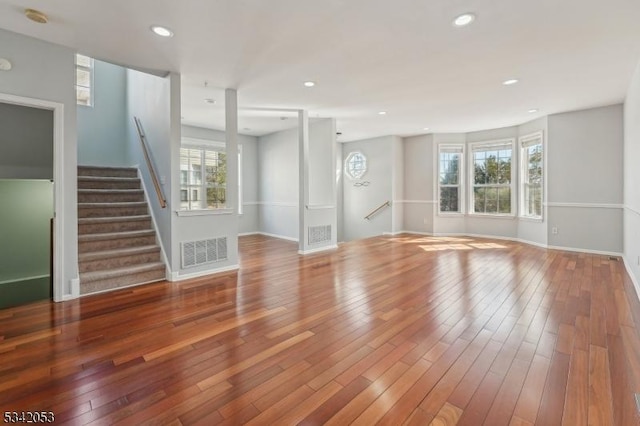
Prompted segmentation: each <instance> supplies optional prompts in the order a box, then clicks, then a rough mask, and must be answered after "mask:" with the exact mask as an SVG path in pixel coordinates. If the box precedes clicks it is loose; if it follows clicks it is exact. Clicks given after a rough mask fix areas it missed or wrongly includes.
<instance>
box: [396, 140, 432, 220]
mask: <svg viewBox="0 0 640 426" xmlns="http://www.w3.org/2000/svg"><path fill="white" fill-rule="evenodd" d="M403 148H404V202H403V207H404V212H403V215H404V217H403V222H404V223H403V225H404V230H405V231H409V232H419V233H423V232H424V233H433V214H434V203H435V202H436V197H435V195H434V185H433V179H434V176H435V175H434V170H433V167H434V164H435V162H434V158H433V155H434V150H433V135H420V136H414V137H410V138H405V139H404V144H403Z"/></svg>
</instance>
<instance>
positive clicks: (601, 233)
mask: <svg viewBox="0 0 640 426" xmlns="http://www.w3.org/2000/svg"><path fill="white" fill-rule="evenodd" d="M548 141H549V143H548V148H547V149H548V153H547V177H548V197H547V202H548V218H549V224H548V226H549V229H548V232H549V234H548V243H549V245H550V246H553V247H566V248H572V249H581V250H595V251H603V252H612V253H621V252H622V248H623V247H622V246H623V243H622V217H623V209H622V204H623V189H622V188H623V172H622V170H623V159H622V158H623V156H622V149H623V108H622V105H613V106H608V107H602V108H593V109H588V110H582V111H573V112H568V113H563V114H555V115H551V116H549V118H548ZM553 228H557V230H558V233H557V234H553V232H552V231H553Z"/></svg>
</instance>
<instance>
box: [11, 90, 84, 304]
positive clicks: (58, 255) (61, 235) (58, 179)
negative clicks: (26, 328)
mask: <svg viewBox="0 0 640 426" xmlns="http://www.w3.org/2000/svg"><path fill="white" fill-rule="evenodd" d="M0 102H2V103H6V104H12V105H20V106H27V107H32V108H39V109H46V110H50V111H53V183H54V187H53V208H54V210H53V212H54V213H53V217H54V235H55V236H56V237H55V239H54V242H53V245H54V249H53V300H54V302H61V301H63V300H68V299H70V298H75V297H77V296H75V295H76V294H79V293H80V279H79V276H78V274H77V265H78V259H77V252H78V250H77V247H78V238H77V234H76V236H75V241H65V228H66V226H65V225H66V222H67V221H68V220H69V219H68V215H67V214H66V213H67V212H66V211H65V199H66V197H65V193H66V192H67V191H69V190H70V189H73V188H76V186H77V183H73V182H72V183H71V184H70V186H72V188H68V187H67V184H66V182H65V178H64V175H65V168H66V167H68V166H73V167H75V166H76V165H77V164H76V165H74V164H71V165H67V164H65V160H64V146H65V141H64V135H65V133H64V104H63V103H60V102H51V101H45V100H42V99H35V98H27V97H23V96H16V95H9V94H5V93H0ZM76 189H77V188H76ZM74 228H75V229H78V221H77V217H76V223H75V225H74ZM66 237H69V236H68V235H67V236H66ZM70 239H71V240H73V238H70ZM74 247H75V252H76V258H75V259H74V260H73V261H74V264H75V265H76V274H75V278H72V279H71V280H70V282H69V287H70V292H69V293H65V291H64V287H65V286H64V277H65V275H67V274H66V272H68V271H66V269H65V258H66V256H67V253H68V252H69V250H68V249H69V248H72V250H71V251H72V252H73V251H74V250H73V248H74ZM75 287H77V288H75Z"/></svg>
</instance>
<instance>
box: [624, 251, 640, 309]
mask: <svg viewBox="0 0 640 426" xmlns="http://www.w3.org/2000/svg"><path fill="white" fill-rule="evenodd" d="M622 261H623V262H624V267H625V269H626V270H627V275H629V278H631V282H632V283H633V287H635V289H636V296H638V299H640V283H638V279H637V278H636V276H635V275H634V274H633V270H632V269H631V262H629V259H627V257H626V256H622Z"/></svg>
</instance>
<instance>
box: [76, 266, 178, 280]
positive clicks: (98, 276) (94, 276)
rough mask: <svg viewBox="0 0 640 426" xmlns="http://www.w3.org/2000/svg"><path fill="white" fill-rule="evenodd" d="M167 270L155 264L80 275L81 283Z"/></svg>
mask: <svg viewBox="0 0 640 426" xmlns="http://www.w3.org/2000/svg"><path fill="white" fill-rule="evenodd" d="M161 269H163V270H164V269H165V266H164V263H162V262H153V263H144V264H141V265H132V266H123V267H121V268H112V269H109V270H106V271H92V272H82V273H80V283H82V282H85V283H88V282H92V281H98V280H104V279H109V278H116V277H121V276H124V275H132V274H138V273H141V272H149V271H154V270H161Z"/></svg>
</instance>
